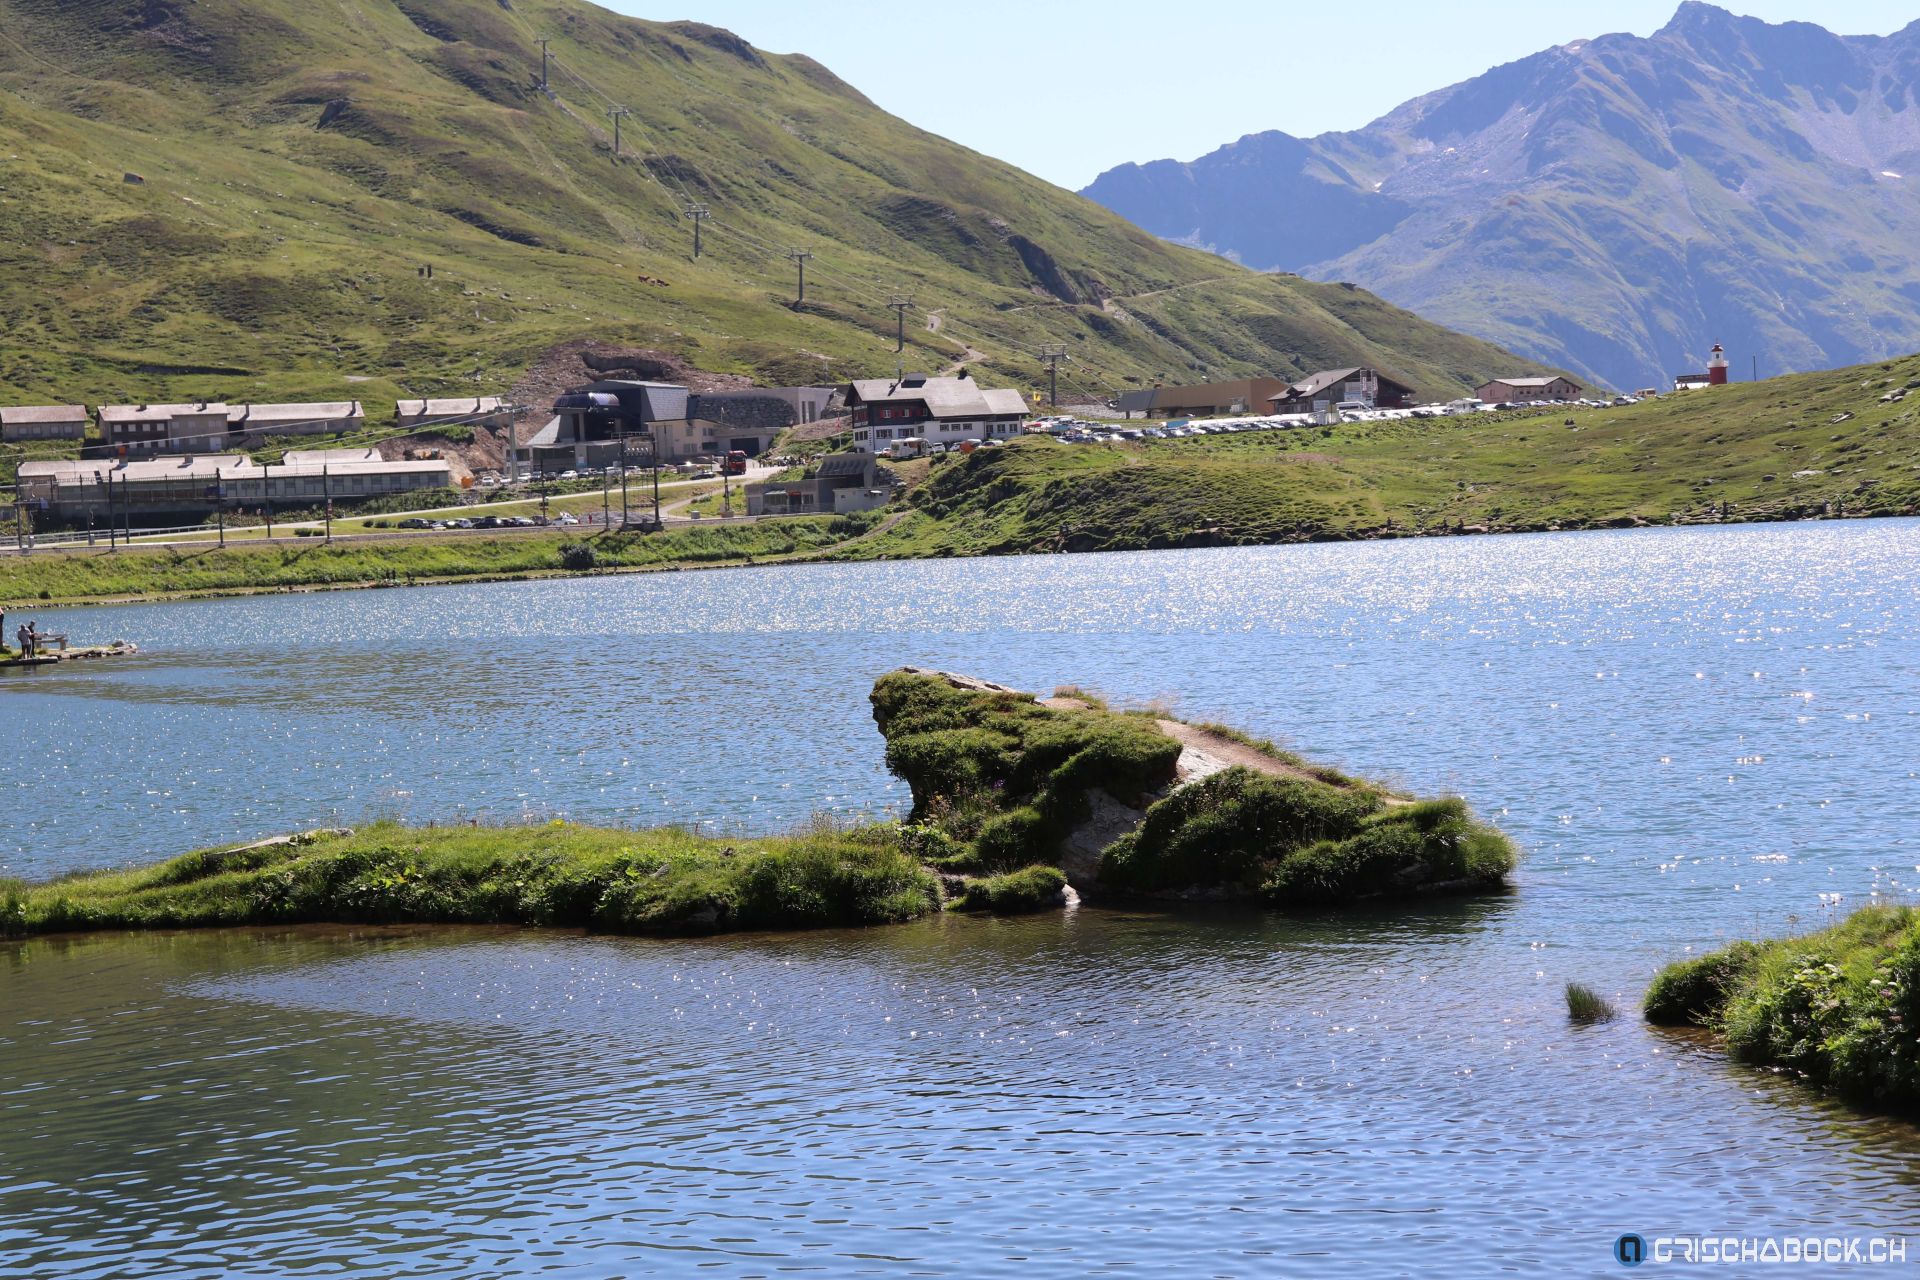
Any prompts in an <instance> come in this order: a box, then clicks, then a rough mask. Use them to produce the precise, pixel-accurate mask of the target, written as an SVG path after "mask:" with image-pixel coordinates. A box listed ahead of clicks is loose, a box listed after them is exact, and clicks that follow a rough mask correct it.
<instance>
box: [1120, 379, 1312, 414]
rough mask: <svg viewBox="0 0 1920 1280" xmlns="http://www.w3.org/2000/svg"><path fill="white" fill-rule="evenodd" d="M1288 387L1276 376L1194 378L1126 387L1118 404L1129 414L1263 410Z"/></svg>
mask: <svg viewBox="0 0 1920 1280" xmlns="http://www.w3.org/2000/svg"><path fill="white" fill-rule="evenodd" d="M1286 389H1287V384H1286V383H1285V382H1284V381H1282V380H1281V379H1279V378H1240V379H1237V380H1234V381H1230V382H1196V383H1194V384H1192V385H1190V386H1184V387H1154V388H1153V389H1151V390H1147V391H1129V392H1127V393H1126V394H1124V395H1122V396H1121V397H1120V402H1119V405H1118V406H1117V407H1118V408H1119V410H1120V412H1121V413H1122V414H1124V415H1126V416H1127V417H1129V418H1132V417H1134V416H1136V415H1137V416H1139V417H1142V418H1152V417H1160V418H1211V417H1216V416H1218V415H1221V414H1234V413H1265V412H1267V403H1268V401H1270V400H1272V399H1273V398H1274V397H1275V396H1277V395H1280V394H1281V393H1283V392H1284V391H1286Z"/></svg>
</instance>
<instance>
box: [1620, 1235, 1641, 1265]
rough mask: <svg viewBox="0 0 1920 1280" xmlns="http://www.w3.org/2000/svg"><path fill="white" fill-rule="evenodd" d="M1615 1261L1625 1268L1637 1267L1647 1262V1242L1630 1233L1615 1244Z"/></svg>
mask: <svg viewBox="0 0 1920 1280" xmlns="http://www.w3.org/2000/svg"><path fill="white" fill-rule="evenodd" d="M1613 1260H1614V1261H1615V1262H1618V1263H1619V1264H1620V1265H1621V1266H1623V1267H1637V1266H1639V1265H1640V1264H1641V1263H1643V1262H1645V1261H1646V1260H1647V1242H1646V1240H1645V1239H1643V1238H1642V1237H1640V1236H1637V1235H1634V1234H1633V1233H1632V1232H1628V1233H1627V1234H1626V1235H1623V1236H1621V1237H1620V1238H1619V1239H1618V1240H1615V1241H1614V1242H1613Z"/></svg>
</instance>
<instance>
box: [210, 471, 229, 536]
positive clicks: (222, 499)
mask: <svg viewBox="0 0 1920 1280" xmlns="http://www.w3.org/2000/svg"><path fill="white" fill-rule="evenodd" d="M213 502H214V508H213V509H214V510H215V511H216V512H218V513H219V520H220V545H221V546H223V547H224V546H226V545H227V493H226V490H225V489H224V488H222V487H221V483H220V468H218V467H215V468H214V469H213Z"/></svg>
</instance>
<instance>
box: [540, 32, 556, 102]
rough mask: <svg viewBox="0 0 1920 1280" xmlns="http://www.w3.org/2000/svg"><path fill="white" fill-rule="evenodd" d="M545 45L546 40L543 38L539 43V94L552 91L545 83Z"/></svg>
mask: <svg viewBox="0 0 1920 1280" xmlns="http://www.w3.org/2000/svg"><path fill="white" fill-rule="evenodd" d="M547 43H548V42H547V40H545V39H544V38H543V39H542V40H541V41H540V92H542V93H552V92H553V89H552V88H551V87H550V86H549V85H548V83H547V64H548V61H549V59H548V56H547Z"/></svg>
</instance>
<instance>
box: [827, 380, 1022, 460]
mask: <svg viewBox="0 0 1920 1280" xmlns="http://www.w3.org/2000/svg"><path fill="white" fill-rule="evenodd" d="M846 402H847V411H848V412H849V413H850V414H851V415H852V416H853V447H854V449H855V450H856V451H857V452H860V453H882V452H885V451H886V450H887V449H889V448H891V447H892V443H893V441H895V440H925V441H927V442H928V443H930V444H936V445H942V446H944V445H951V444H958V443H959V442H961V441H963V440H991V439H995V438H999V439H1003V440H1004V439H1008V438H1010V437H1013V436H1018V435H1020V434H1021V433H1022V432H1023V431H1024V430H1025V429H1026V418H1027V402H1026V400H1025V398H1024V397H1022V396H1021V394H1020V393H1019V392H1018V391H1015V390H1012V389H1011V388H1004V387H982V386H980V385H979V384H977V383H976V382H974V380H973V379H972V378H971V377H968V376H967V375H965V374H964V373H963V374H962V375H961V376H959V377H957V378H934V377H929V376H928V375H926V374H924V373H909V374H907V375H906V376H905V377H902V378H897V379H896V378H862V379H860V380H859V381H857V382H851V383H848V384H847V387H846Z"/></svg>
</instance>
